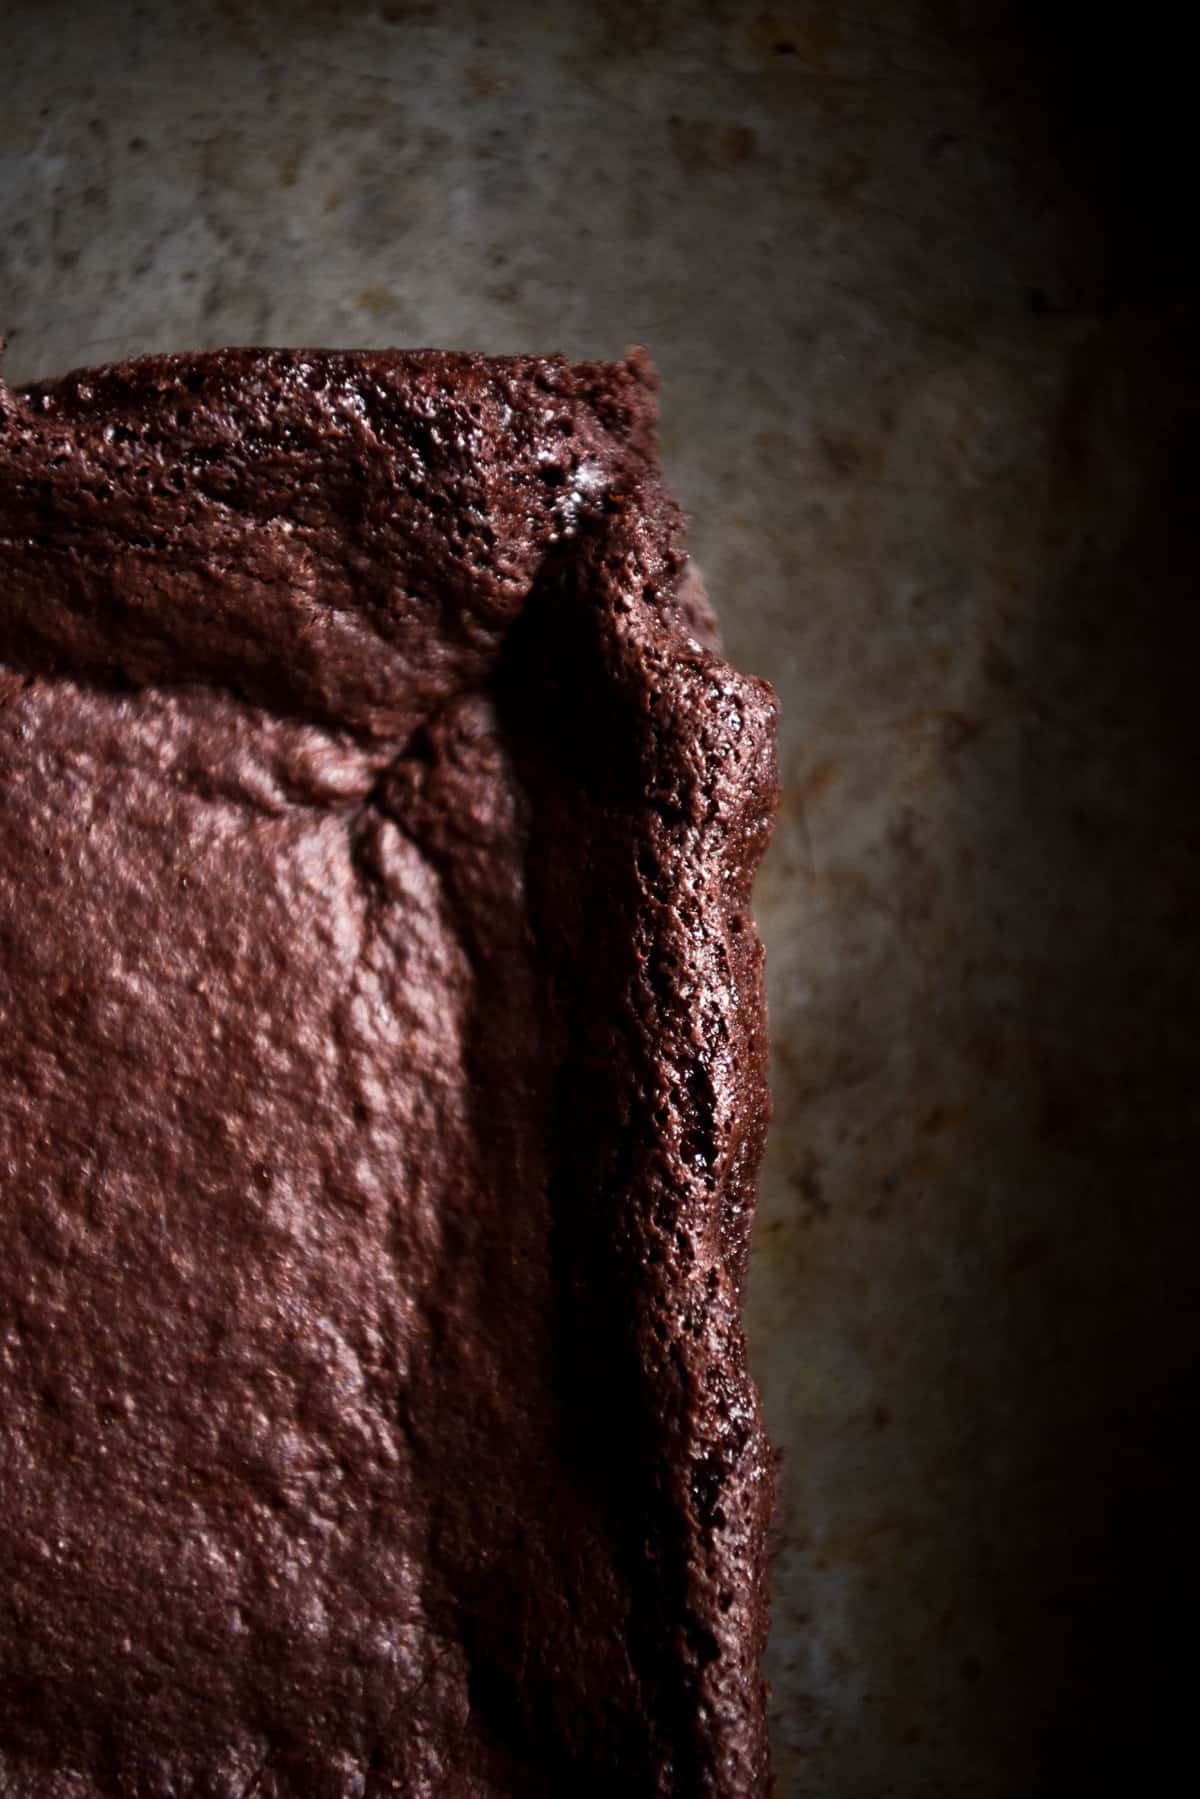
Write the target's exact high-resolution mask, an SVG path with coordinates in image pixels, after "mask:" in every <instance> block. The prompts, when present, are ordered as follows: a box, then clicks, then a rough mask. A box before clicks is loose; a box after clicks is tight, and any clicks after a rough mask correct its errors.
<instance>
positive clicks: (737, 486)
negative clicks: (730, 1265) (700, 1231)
mask: <svg viewBox="0 0 1200 1799" xmlns="http://www.w3.org/2000/svg"><path fill="white" fill-rule="evenodd" d="M1045 10H1046V9H1040V11H1042V12H1044V11H1045ZM1049 11H1050V12H1052V13H1054V14H1055V16H1056V18H1057V19H1058V20H1059V21H1060V29H1059V31H1058V34H1057V36H1052V35H1050V34H1049V32H1048V29H1047V28H1046V27H1045V25H1044V22H1041V23H1040V22H1039V9H1036V8H1033V7H1030V8H1029V9H1027V10H1026V9H1022V8H1020V7H1018V6H1016V5H1009V6H1005V5H1002V4H999V3H998V0H997V3H985V0H981V3H979V4H966V3H964V4H957V5H955V4H928V3H927V4H922V3H920V0H881V3H879V4H870V3H869V0H855V3H854V4H846V5H842V4H837V3H836V0H814V3H812V4H795V5H786V4H785V5H780V6H767V7H762V8H760V7H757V6H755V5H738V4H733V3H732V0H727V3H720V0H718V3H714V4H710V5H697V4H684V3H682V0H680V3H679V4H652V3H651V0H645V3H638V0H599V3H597V4H596V5H594V6H582V5H581V6H572V5H563V4H560V5H552V4H545V5H532V4H512V5H508V6H504V5H500V4H496V5H486V4H478V5H469V4H461V5H456V4H449V3H447V4H438V3H436V0H426V3H421V0H371V3H368V0H346V3H344V4H338V3H337V0H296V3H295V4H291V5H285V4H283V3H282V0H277V3H274V4H273V3H272V0H223V3H213V0H196V3H195V4H192V5H186V6H185V5H160V6H134V5H122V4H92V5H86V4H56V3H54V0H45V3H43V4H41V5H31V4H24V3H21V4H15V5H14V4H9V5H7V6H4V7H3V8H0V331H4V330H7V333H8V335H9V338H10V348H9V354H8V362H7V372H8V376H9V378H10V379H13V380H21V379H25V378H31V377H35V376H39V375H46V374H52V373H57V372H60V371H62V370H64V369H66V368H68V367H70V366H72V365H75V364H79V363H84V362H89V361H101V360H107V359H111V358H114V357H117V356H123V355H126V354H130V353H133V352H138V351H146V350H159V349H171V348H180V349H184V348H192V347H195V346H203V345H217V344H224V343H229V342H233V343H285V344H286V343H305V344H326V345H355V344H360V345H377V344H406V345H419V344H436V345H445V346H474V347H478V348H481V349H486V350H492V351H507V350H543V349H551V348H562V349H564V350H566V351H568V352H571V353H577V354H580V355H587V356H597V355H607V354H613V353H617V352H619V351H620V350H621V349H622V347H623V346H624V345H626V344H627V343H630V342H635V341H642V342H645V343H647V344H649V345H650V346H651V348H652V350H653V352H654V354H655V356H656V358H657V360H658V362H659V365H660V367H661V370H662V373H663V376H664V382H665V386H664V394H663V407H664V437H665V450H666V459H667V463H668V466H669V471H670V474H671V477H672V479H673V480H674V482H675V483H676V484H677V486H678V489H679V490H680V492H681V493H682V495H683V496H684V498H685V501H686V503H687V504H688V506H689V507H690V509H691V511H692V513H693V515H694V519H695V527H694V547H695V551H696V554H697V557H698V558H699V560H700V562H701V564H702V566H703V567H704V569H705V570H706V572H707V575H708V579H709V583H710V586H711V589H712V591H713V593H714V595H715V597H716V599H717V602H718V604H719V607H720V610H721V613H722V616H723V619H724V624H725V630H726V636H727V642H728V646H729V649H730V652H731V654H732V656H733V657H734V659H735V660H736V661H737V662H738V663H740V664H741V665H742V666H744V667H746V668H749V669H754V670H758V671H760V672H762V673H765V674H767V675H769V676H770V677H771V679H772V680H774V681H775V683H776V684H777V686H778V688H779V692H780V695H781V698H782V701H783V727H782V765H783V780H784V794H783V810H782V816H781V821H780V828H779V832H778V837H777V840H776V844H775V847H774V849H773V851H772V853H771V856H770V859H769V862H768V865H767V867H766V870H765V872H764V875H763V878H762V882H761V886H760V890H759V916H760V919H761V922H762V927H763V930H764V933H765V936H766V939H767V943H768V948H769V953H770V996H771V1006H772V1021H773V1032H774V1046H775V1064H774V1085H775V1094H776V1122H775V1127H774V1133H773V1137H772V1142H771V1147H770V1152H769V1156H768V1161H767V1167H766V1173H765V1180H764V1189H763V1199H762V1206H761V1214H760V1220H759V1227H758V1239H757V1248H756V1254H755V1261H754V1268H753V1280H752V1291H751V1299H750V1332H751V1339H752V1350H753V1356H754V1363H755V1367H756V1370H757V1373H758V1377H759V1379H760V1381H761V1383H762V1387H763V1391H764V1395H765V1400H766V1407H767V1412H768V1415H769V1418H770V1422H771V1426H772V1429H773V1431H774V1434H775V1438H776V1440H777V1442H778V1443H779V1444H780V1445H781V1447H782V1449H783V1450H784V1452H785V1457H786V1459H785V1464H784V1469H785V1472H784V1480H783V1503H782V1511H781V1519H780V1534H781V1547H780V1553H779V1558H778V1563H777V1568H776V1579H775V1591H776V1609H775V1627H774V1634H773V1638H772V1644H771V1651H770V1665H769V1674H770V1678H771V1681H772V1683H773V1687H774V1700H773V1728H774V1735H775V1744H776V1755H777V1765H778V1772H779V1789H780V1793H781V1794H782V1795H788V1796H791V1795H795V1796H797V1799H818V1796H821V1799H824V1796H832V1799H882V1796H885V1795H895V1796H898V1799H937V1796H939V1795H946V1796H951V1795H953V1796H955V1799H1026V1796H1027V1795H1031V1794H1038V1793H1043V1792H1044V1793H1047V1794H1050V1793H1054V1794H1056V1795H1057V1794H1061V1793H1066V1792H1069V1793H1089V1794H1090V1793H1095V1792H1099V1791H1101V1790H1108V1788H1109V1786H1110V1785H1111V1787H1112V1790H1114V1791H1121V1792H1124V1793H1163V1792H1166V1791H1168V1790H1172V1791H1173V1790H1176V1788H1175V1784H1174V1777H1173V1778H1172V1779H1171V1780H1168V1778H1167V1770H1168V1768H1169V1767H1170V1766H1171V1765H1172V1764H1171V1759H1170V1758H1171V1753H1172V1749H1173V1748H1178V1747H1179V1746H1180V1745H1181V1744H1182V1742H1183V1741H1184V1734H1185V1726H1186V1717H1187V1707H1188V1705H1189V1704H1190V1703H1192V1702H1193V1695H1194V1688H1195V1680H1196V1674H1197V1665H1196V1648H1195V1636H1196V1628H1195V1615H1196V1613H1195V1581H1194V1576H1195V1552H1194V1546H1193V1543H1192V1531H1193V1517H1194V1513H1195V1490H1194V1487H1192V1485H1191V1484H1190V1481H1189V1474H1188V1458H1187V1456H1186V1453H1185V1452H1186V1449H1187V1445H1188V1439H1189V1436H1190V1433H1191V1431H1192V1430H1193V1428H1194V1426H1193V1424H1192V1420H1191V1416H1190V1414H1191V1413H1192V1410H1193V1406H1194V1384H1193V1376H1194V1373H1195V1358H1194V1341H1195V1317H1196V1302H1197V1298H1198V1287H1197V1280H1196V1266H1197V1261H1196V1247H1197V1246H1196V1232H1195V1226H1194V1223H1193V1218H1194V1215H1195V1209H1196V1201H1197V1183H1196V1179H1195V1174H1194V1166H1195V1164H1194V1145H1195V1142H1196V1138H1197V1129H1198V1126H1200V1117H1198V1102H1197V1095H1198V1091H1200V1088H1198V1083H1197V1076H1198V1075H1200V1055H1198V1053H1197V1048H1196V1041H1197V1032H1196V1015H1197V1005H1196V1001H1197V993H1198V989H1200V925H1198V918H1197V912H1196V909H1195V904H1194V901H1195V897H1196V893H1197V874H1198V872H1200V870H1198V864H1200V820H1198V818H1197V812H1196V805H1195V799H1194V792H1193V770H1194V768H1195V767H1196V750H1197V747H1198V728H1197V710H1198V706H1197V673H1198V667H1197V655H1196V651H1197V629H1196V622H1195V609H1196V602H1197V598H1198V595H1197V582H1196V566H1197V559H1196V555H1195V549H1194V536H1195V529H1196V474H1197V452H1196V443H1197V422H1198V414H1200V403H1198V396H1200V378H1198V373H1197V357H1196V329H1195V328H1196V314H1195V310H1194V308H1193V306H1192V305H1191V299H1192V297H1193V295H1194V285H1193V282H1192V273H1193V268H1194V260H1193V257H1192V254H1191V252H1192V249H1193V248H1194V246H1193V244H1192V235H1193V231H1194V224H1193V212H1194V208H1193V207H1192V206H1191V204H1190V203H1186V202H1185V197H1184V196H1185V193H1186V181H1187V180H1188V179H1190V175H1191V173H1192V172H1193V171H1192V168H1191V163H1192V159H1191V158H1190V156H1189V157H1188V160H1187V164H1186V165H1184V164H1183V162H1182V160H1181V159H1182V156H1183V150H1184V145H1185V142H1186V138H1185V133H1184V131H1183V130H1182V129H1181V128H1176V125H1175V123H1174V122H1175V121H1176V120H1177V119H1181V118H1182V117H1183V116H1184V112H1183V109H1182V103H1183V100H1184V98H1185V92H1184V88H1183V84H1182V82H1181V80H1180V78H1179V71H1180V70H1181V69H1182V68H1184V67H1185V66H1186V65H1185V63H1184V59H1183V56H1182V50H1181V48H1180V46H1179V45H1177V44H1172V43H1171V41H1170V36H1169V28H1168V27H1167V26H1165V25H1164V22H1163V21H1164V16H1165V15H1164V13H1163V9H1154V8H1150V9H1143V13H1142V14H1141V15H1139V17H1138V18H1136V19H1132V18H1127V17H1125V16H1124V15H1123V23H1122V26H1121V28H1120V30H1118V28H1117V26H1116V25H1115V24H1114V25H1111V26H1104V25H1102V24H1101V23H1099V21H1098V17H1097V16H1096V15H1095V14H1094V13H1092V12H1089V11H1088V9H1085V8H1084V7H1082V6H1073V7H1070V8H1067V9H1066V15H1065V16H1066V21H1067V22H1066V25H1065V26H1064V25H1063V24H1062V20H1063V18H1064V9H1063V8H1051V9H1049ZM0 1603H2V1596H0Z"/></svg>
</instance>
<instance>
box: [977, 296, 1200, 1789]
mask: <svg viewBox="0 0 1200 1799" xmlns="http://www.w3.org/2000/svg"><path fill="white" fill-rule="evenodd" d="M1198 445H1200V358H1198V357H1197V352H1196V342H1195V336H1194V331H1193V320H1192V319H1191V317H1190V316H1187V315H1185V314H1183V313H1179V314H1176V315H1166V316H1164V315H1150V314H1148V313H1143V314H1140V315H1139V316H1137V317H1136V318H1125V319H1122V320H1121V321H1120V322H1114V323H1113V324H1112V325H1111V326H1110V327H1108V328H1106V329H1105V330H1104V331H1103V332H1102V333H1100V334H1099V335H1097V336H1096V337H1094V338H1092V339H1091V340H1089V342H1088V344H1087V345H1086V347H1085V348H1082V349H1080V350H1079V352H1078V353H1077V354H1076V356H1075V358H1074V360H1073V363H1072V366H1071V369H1070V373H1069V378H1068V383H1067V387H1066V390H1065V394H1064V400H1063V405H1062V409H1061V414H1060V419H1059V426H1058V436H1057V442H1056V444H1055V446H1054V465H1053V482H1054V486H1053V492H1052V496H1051V532H1052V542H1051V545H1050V551H1051V569H1052V573H1051V575H1050V579H1049V585H1048V589H1047V591H1046V593H1045V595H1044V598H1043V601H1042V603H1041V605H1040V608H1039V609H1038V611H1037V613H1036V615H1035V616H1036V621H1037V622H1036V625H1035V628H1034V630H1033V631H1032V634H1031V636H1030V638H1029V641H1028V645H1027V661H1026V664H1025V670H1024V675H1025V678H1026V679H1027V680H1028V684H1029V686H1028V692H1029V698H1030V701H1031V704H1032V710H1033V717H1032V719H1031V721H1030V724H1029V728H1028V732H1027V735H1026V738H1025V750H1024V755H1023V767H1022V771H1021V778H1020V785H1019V790H1018V791H1017V792H1016V793H1015V794H1014V795H1013V801H1014V806H1015V808H1016V809H1017V813H1018V816H1019V818H1020V822H1021V828H1022V830H1023V831H1024V832H1026V833H1027V834H1028V841H1029V858H1030V863H1031V865H1032V866H1033V867H1034V868H1035V869H1037V870H1038V871H1039V877H1040V883H1041V887H1042V903H1041V905H1040V908H1039V910H1038V911H1037V912H1035V913H1034V914H1033V915H1032V916H1031V917H1030V918H1028V919H1027V920H1025V921H1024V922H1023V923H1022V924H1021V925H1020V927H1019V929H1020V931H1021V932H1022V935H1023V939H1024V941H1023V943H1022V953H1023V956H1024V959H1025V961H1026V964H1027V967H1028V970H1029V977H1028V988H1027V994H1026V1002H1025V1005H1026V1010H1025V1026H1026V1029H1027V1032H1028V1041H1029V1044H1030V1051H1031V1056H1030V1060H1031V1068H1032V1071H1033V1082H1034V1086H1033V1095H1032V1099H1033V1107H1034V1118H1035V1129H1036V1130H1037V1132H1038V1134H1039V1141H1040V1143H1041V1145H1042V1146H1043V1148H1044V1156H1045V1165H1046V1167H1047V1169H1049V1170H1053V1172H1054V1180H1053V1181H1052V1182H1051V1183H1050V1184H1049V1187H1048V1191H1049V1192H1050V1193H1051V1195H1052V1199H1051V1203H1050V1205H1049V1206H1048V1208H1047V1215H1046V1219H1045V1225H1046V1232H1047V1235H1048V1237H1050V1238H1052V1239H1053V1240H1054V1242H1055V1244H1056V1250H1055V1254H1054V1256H1053V1257H1052V1258H1050V1259H1049V1260H1048V1262H1047V1264H1046V1266H1045V1267H1044V1268H1043V1269H1041V1270H1034V1271H1033V1273H1032V1274H1031V1275H1030V1276H1029V1277H1028V1279H1027V1281H1026V1283H1025V1284H1026V1288H1027V1292H1026V1296H1025V1298H1024V1299H1023V1300H1022V1301H1021V1302H1020V1305H1019V1306H1018V1307H1017V1308H1015V1309H1014V1311H1013V1313H1012V1328H1013V1332H1014V1340H1013V1342H1012V1343H1011V1345H1010V1352H1011V1357H1012V1361H1011V1364H1010V1365H1011V1366H1013V1367H1015V1368H1016V1369H1017V1370H1018V1373H1019V1377H1020V1385H1021V1392H1020V1395H1019V1407H1018V1410H1017V1413H1016V1416H1017V1417H1018V1419H1019V1422H1018V1423H1017V1424H1016V1425H1015V1426H1014V1427H1012V1428H1013V1440H1012V1441H1011V1442H1010V1443H1009V1445H1008V1449H1009V1451H1010V1456H1011V1463H1010V1465H1011V1468H1012V1469H1013V1471H1014V1472H1013V1475H1012V1478H1011V1480H1010V1481H1007V1482H1005V1483H1004V1485H1003V1486H1002V1487H1001V1489H1000V1490H999V1491H997V1492H996V1493H995V1494H994V1495H993V1496H992V1497H993V1506H994V1513H995V1516H994V1523H993V1526H992V1527H991V1534H992V1535H993V1536H994V1539H995V1541H996V1543H997V1544H999V1546H1000V1547H999V1548H998V1550H997V1551H996V1552H995V1554H994V1555H993V1556H992V1558H991V1559H990V1560H988V1559H987V1558H982V1559H981V1561H980V1564H979V1576H980V1581H979V1589H978V1592H977V1594H976V1599H975V1603H977V1604H979V1605H980V1606H982V1607H985V1608H994V1616H995V1618H996V1619H997V1621H998V1622H999V1624H1000V1626H1001V1628H1000V1637H1001V1640H1002V1641H1003V1640H1005V1639H1006V1638H1007V1640H1008V1641H1010V1642H1011V1645H1012V1648H1013V1651H1014V1653H1015V1654H1018V1655H1020V1656H1022V1657H1024V1658H1025V1660H1026V1662H1027V1679H1028V1685H1027V1686H1026V1687H1024V1688H1023V1687H1022V1684H1021V1681H1020V1679H1019V1678H1018V1679H1017V1680H1015V1681H1014V1683H1013V1687H1012V1694H1011V1702H1012V1704H1013V1710H1012V1713H1011V1716H1010V1724H1011V1728H1012V1729H1013V1730H1015V1731H1032V1732H1034V1733H1036V1735H1037V1736H1038V1739H1039V1741H1038V1748H1037V1752H1036V1765H1037V1767H1038V1770H1039V1777H1040V1780H1039V1786H1038V1789H1037V1790H1038V1791H1039V1792H1045V1793H1046V1794H1052V1793H1054V1794H1057V1793H1062V1792H1067V1791H1071V1792H1081V1793H1083V1792H1086V1793H1100V1792H1106V1793H1107V1792H1110V1791H1111V1792H1113V1793H1141V1792H1145V1793H1150V1792H1155V1793H1158V1792H1166V1791H1168V1790H1171V1788H1172V1786H1173V1779H1174V1778H1177V1776H1176V1775H1175V1771H1176V1770H1178V1769H1180V1768H1182V1767H1185V1766H1186V1765H1187V1763H1188V1753H1189V1749H1190V1738H1191V1734H1192V1712H1191V1703H1190V1701H1191V1695H1192V1694H1193V1693H1194V1691H1195V1688H1196V1685H1197V1680H1198V1679H1200V1653H1198V1650H1197V1642H1196V1633H1195V1627H1194V1619H1195V1616H1196V1608H1197V1603H1198V1601H1200V1556H1198V1550H1197V1542H1196V1537H1195V1529H1194V1520H1195V1514H1196V1506H1197V1486H1196V1480H1195V1475H1194V1471H1193V1466H1194V1452H1193V1447H1192V1434H1193V1425H1192V1416H1193V1406H1194V1400H1195V1393H1196V1376H1197V1373H1198V1372H1200V1354H1198V1348H1200V1344H1198V1326H1197V1319H1198V1318H1200V1259H1198V1251H1200V1225H1198V1219H1197V1203H1196V1202H1197V1146H1198V1145H1200V906H1198V902H1200V816H1198V814H1197V806H1196V780H1197V770H1198V769H1200V690H1198V681H1200V616H1198V613H1197V605H1196V576H1195V563H1196V552H1195V533H1196V525H1195V519H1196V498H1195V496H1196V491H1197V482H1198V478H1200V451H1198ZM1055 1183H1056V1184H1055ZM1035 1252H1036V1244H1035V1245H1034V1247H1033V1248H1032V1249H1031V1250H1030V1254H1031V1255H1032V1254H1034V1253H1035ZM1048 1345H1052V1346H1053V1350H1052V1353H1051V1354H1050V1355H1047V1346H1048ZM1023 1693H1024V1695H1025V1697H1024V1698H1023V1697H1022V1694H1023Z"/></svg>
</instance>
